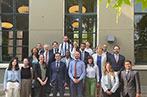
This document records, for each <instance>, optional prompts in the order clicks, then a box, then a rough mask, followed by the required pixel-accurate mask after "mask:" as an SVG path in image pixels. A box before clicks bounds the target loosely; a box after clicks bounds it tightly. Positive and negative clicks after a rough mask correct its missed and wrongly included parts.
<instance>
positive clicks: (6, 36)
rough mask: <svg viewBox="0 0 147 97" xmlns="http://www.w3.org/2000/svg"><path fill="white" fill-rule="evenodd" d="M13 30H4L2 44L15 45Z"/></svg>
mask: <svg viewBox="0 0 147 97" xmlns="http://www.w3.org/2000/svg"><path fill="white" fill-rule="evenodd" d="M12 33H13V32H12V31H2V45H7V46H13V40H12V39H11V38H12V37H13V36H12V35H13V34H12Z"/></svg>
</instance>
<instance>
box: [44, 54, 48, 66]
mask: <svg viewBox="0 0 147 97" xmlns="http://www.w3.org/2000/svg"><path fill="white" fill-rule="evenodd" d="M47 58H48V54H47V52H46V57H45V63H46V64H47Z"/></svg>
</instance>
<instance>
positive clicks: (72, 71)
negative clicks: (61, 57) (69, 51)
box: [68, 52, 85, 97]
mask: <svg viewBox="0 0 147 97" xmlns="http://www.w3.org/2000/svg"><path fill="white" fill-rule="evenodd" d="M79 58H80V53H79V52H76V53H75V60H73V61H71V63H70V65H69V71H68V73H69V77H70V90H71V97H76V93H77V95H78V97H82V85H83V78H84V77H85V63H84V62H83V61H81V60H79ZM76 90H77V91H76Z"/></svg>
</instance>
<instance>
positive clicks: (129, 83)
mask: <svg viewBox="0 0 147 97" xmlns="http://www.w3.org/2000/svg"><path fill="white" fill-rule="evenodd" d="M140 93H141V88H140V80H139V73H138V72H137V71H134V70H132V62H131V61H130V60H127V61H125V70H124V71H122V72H121V94H122V96H123V97H140Z"/></svg>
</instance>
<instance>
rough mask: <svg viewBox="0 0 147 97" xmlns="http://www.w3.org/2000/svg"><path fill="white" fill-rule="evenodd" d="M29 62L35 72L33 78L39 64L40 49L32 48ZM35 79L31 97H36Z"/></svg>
mask: <svg viewBox="0 0 147 97" xmlns="http://www.w3.org/2000/svg"><path fill="white" fill-rule="evenodd" d="M28 60H29V66H30V67H32V70H33V76H34V71H35V64H38V49H37V48H36V47H34V48H32V50H31V55H30V56H29V57H28ZM34 82H35V80H34V77H33V80H32V90H31V96H32V97H34Z"/></svg>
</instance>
